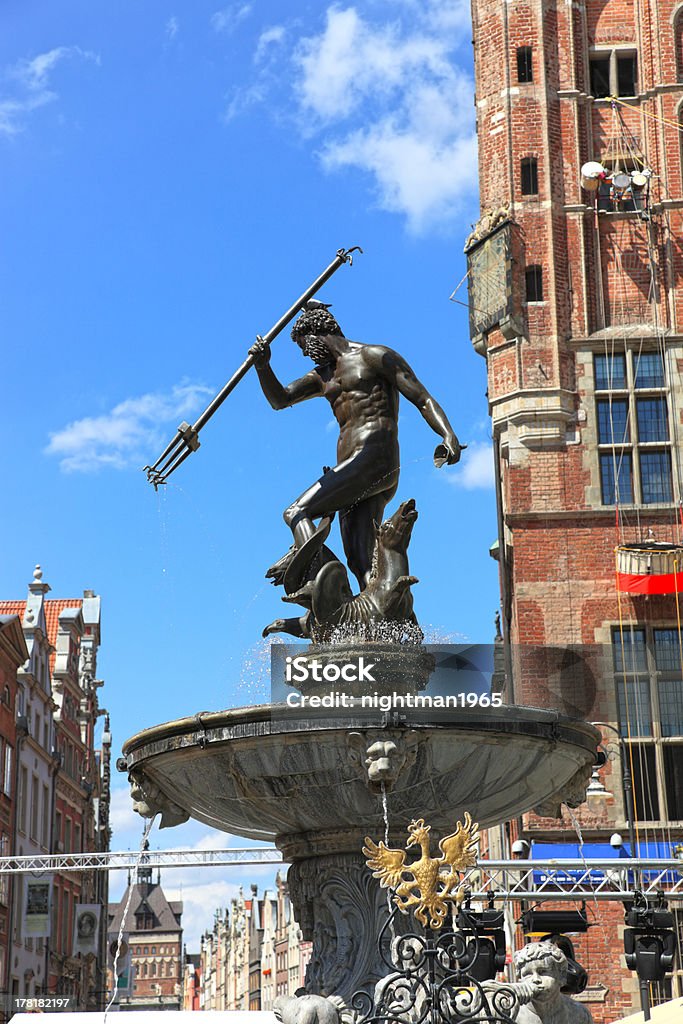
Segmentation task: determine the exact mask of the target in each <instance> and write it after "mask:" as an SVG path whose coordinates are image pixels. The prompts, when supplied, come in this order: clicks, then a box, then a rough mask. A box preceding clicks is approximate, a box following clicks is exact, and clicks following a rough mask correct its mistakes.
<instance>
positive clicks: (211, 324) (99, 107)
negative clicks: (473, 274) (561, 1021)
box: [0, 0, 497, 935]
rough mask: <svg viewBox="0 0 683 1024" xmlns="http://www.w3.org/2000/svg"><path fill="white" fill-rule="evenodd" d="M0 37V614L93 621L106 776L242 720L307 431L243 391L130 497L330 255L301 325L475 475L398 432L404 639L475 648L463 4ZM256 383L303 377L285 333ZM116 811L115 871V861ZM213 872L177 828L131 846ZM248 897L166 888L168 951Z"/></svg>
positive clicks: (117, 13) (480, 432)
mask: <svg viewBox="0 0 683 1024" xmlns="http://www.w3.org/2000/svg"><path fill="white" fill-rule="evenodd" d="M0 27H1V29H2V31H1V32H0V159H1V161H2V182H3V187H2V189H1V190H0V218H1V231H2V242H1V243H0V261H1V262H0V323H1V325H2V337H3V361H2V373H1V375H0V394H1V397H2V402H1V403H0V409H1V415H2V417H3V420H4V431H3V433H4V438H5V443H4V445H3V463H4V467H3V477H4V480H5V485H6V486H5V500H4V501H3V502H2V505H1V507H0V525H1V527H2V537H3V541H4V543H3V551H2V559H1V560H0V593H1V594H2V596H3V597H4V598H16V597H23V596H24V595H25V592H26V584H27V583H28V581H29V580H30V578H31V572H32V570H33V566H34V565H35V563H37V562H39V563H40V564H41V565H42V566H43V569H44V574H45V579H46V580H47V582H49V583H50V585H51V586H52V588H53V596H59V597H62V596H70V595H75V596H78V595H80V594H81V593H82V590H83V588H84V587H92V588H94V589H95V590H96V592H97V593H99V594H101V595H102V602H103V644H102V649H101V657H100V664H99V671H100V674H101V676H102V678H104V679H105V681H106V685H105V688H104V690H103V691H102V701H103V704H105V705H106V707H107V708H108V709H109V711H110V712H111V716H112V728H113V733H114V744H115V748H116V752H118V750H119V748H120V745H121V743H122V742H123V741H124V740H125V739H126V737H128V736H129V735H131V734H132V733H134V732H136V731H137V730H138V729H141V728H144V727H146V726H149V725H152V724H155V723H157V722H160V721H164V720H168V719H170V718H175V717H180V716H182V715H185V714H188V713H194V712H196V711H199V710H207V709H218V708H221V707H227V706H237V705H239V704H244V703H251V702H253V701H255V700H258V699H259V698H260V696H262V695H264V694H265V693H266V692H267V686H266V682H267V680H266V677H265V666H266V665H267V658H266V656H265V655H266V652H265V650H264V646H263V644H262V643H261V642H260V640H259V637H260V631H261V628H262V627H263V625H265V624H266V623H267V622H269V621H270V620H271V619H272V618H274V617H276V616H277V615H279V614H281V612H280V609H281V608H282V605H281V604H280V601H279V595H278V593H277V592H276V591H275V589H274V588H272V587H271V586H270V585H269V584H267V583H266V581H265V580H264V579H263V573H264V571H265V569H266V568H267V566H268V565H270V564H271V563H272V562H273V561H274V560H275V559H277V558H278V557H279V556H280V555H281V554H282V553H283V552H284V551H285V550H286V548H287V546H288V544H289V536H288V531H287V529H286V527H285V526H284V524H283V522H282V518H281V513H282V510H283V509H284V508H285V507H286V506H287V505H288V504H289V503H290V502H291V501H292V499H293V498H295V497H296V496H297V495H298V494H299V493H300V492H301V491H302V490H303V489H304V488H305V487H306V486H307V485H308V484H309V483H311V482H312V481H313V480H314V479H315V478H316V477H317V476H318V474H319V472H320V467H321V466H322V465H323V464H329V463H330V461H331V460H332V459H333V455H334V444H335V434H334V431H333V430H332V429H331V428H330V418H331V417H330V413H329V409H328V407H327V405H326V403H324V402H320V401H318V402H309V403H306V404H305V405H302V406H298V407H297V408H296V409H293V410H287V411H284V412H281V413H275V412H273V411H272V410H271V409H270V407H269V406H268V405H267V403H266V401H265V399H264V398H263V396H262V394H261V392H260V390H259V388H258V383H257V381H256V378H255V376H254V374H253V373H252V374H250V375H249V376H248V377H247V378H246V379H245V380H244V381H243V382H242V384H241V385H240V387H239V389H238V390H237V391H236V392H235V393H234V394H233V396H232V397H231V398H230V399H229V400H228V402H227V403H226V405H225V406H224V407H223V408H222V409H221V411H220V412H219V413H218V414H217V416H216V417H215V418H214V419H213V420H212V421H211V423H210V424H209V425H208V426H207V427H206V428H205V430H204V432H203V434H202V447H201V449H200V451H199V452H197V453H196V454H194V455H193V456H192V457H191V458H190V459H189V460H188V461H187V462H186V463H185V464H184V465H183V466H182V468H181V469H180V470H179V471H178V473H177V474H176V475H175V476H174V477H172V480H171V482H170V483H169V486H168V487H167V488H166V489H165V490H163V491H161V492H160V493H158V494H155V492H154V491H153V489H152V488H151V487H150V486H149V485H148V484H147V483H146V481H145V477H144V474H143V473H142V472H141V471H140V469H141V467H142V466H143V465H144V464H145V463H146V462H149V461H153V460H154V459H155V458H156V456H157V455H158V454H159V452H160V451H161V449H162V448H163V447H164V445H165V444H166V443H167V441H168V440H169V439H170V438H171V436H172V435H173V433H174V432H175V428H176V426H177V424H178V423H179V422H180V420H182V419H188V420H190V421H192V420H193V419H195V418H196V416H197V414H198V413H199V412H200V411H201V410H202V408H203V407H204V405H205V404H206V403H207V402H208V400H209V399H210V397H211V396H212V395H213V393H214V392H215V391H217V390H218V389H219V388H220V387H221V386H222V384H223V383H224V382H225V380H226V379H227V378H228V377H229V376H230V375H231V373H232V371H233V370H234V369H235V368H236V366H237V365H239V363H240V362H241V361H242V359H243V358H244V355H245V353H246V349H247V348H248V346H249V345H250V344H251V342H252V340H253V338H254V336H255V334H256V333H257V332H261V333H263V332H265V331H266V330H267V329H268V328H269V327H270V326H271V324H272V323H273V322H274V321H275V320H276V319H277V318H278V317H279V316H280V314H281V313H282V312H283V311H284V310H285V309H286V308H287V307H288V306H289V305H290V303H291V302H292V301H293V300H294V299H295V298H296V296H297V295H298V294H300V292H301V291H303V289H304V288H305V287H306V286H307V285H308V284H309V283H310V281H311V280H312V279H313V278H314V277H316V276H317V274H318V273H319V272H320V271H321V270H322V269H323V268H324V267H325V266H326V265H327V264H328V263H329V262H330V260H331V259H332V257H333V255H334V253H335V251H336V250H337V248H339V247H340V246H351V245H361V246H363V248H364V250H365V254H364V255H363V256H361V257H359V258H358V259H357V261H356V262H355V264H354V266H353V268H352V269H349V268H343V269H342V270H340V271H339V272H338V273H337V275H336V276H335V278H334V280H333V281H332V282H331V283H330V285H329V286H328V287H326V289H325V291H324V293H323V294H322V296H321V297H324V298H326V299H327V300H328V301H331V302H333V303H334V307H333V311H334V312H335V314H336V315H337V317H338V319H339V321H340V323H341V325H342V328H343V330H344V332H345V333H346V334H347V336H349V337H351V338H353V339H355V340H358V341H367V342H376V343H381V344H387V345H390V346H392V347H395V348H396V349H397V350H398V351H400V352H401V353H402V354H403V355H404V356H405V357H406V358H407V359H408V361H409V362H410V363H411V364H412V366H413V368H414V370H415V371H416V373H417V374H418V376H419V377H420V378H421V379H422V380H423V382H424V383H425V384H426V386H427V387H428V388H429V389H430V390H431V391H432V393H433V394H434V395H435V397H436V398H437V399H438V400H439V401H440V402H441V404H442V405H443V407H444V408H445V409H446V411H447V412H448V415H449V417H450V419H451V421H452V423H453V426H454V427H455V429H456V431H457V432H458V434H459V436H460V438H461V440H462V441H463V442H466V443H467V444H468V445H469V448H468V450H467V452H465V454H464V457H463V461H462V463H461V464H460V466H458V467H451V468H447V469H444V470H441V471H437V470H436V469H435V468H434V467H433V465H432V452H433V449H434V445H435V443H436V441H437V440H438V439H437V438H436V436H435V435H433V434H432V432H431V431H430V429H429V427H427V425H426V424H425V423H424V422H423V421H422V420H421V418H420V416H419V414H418V412H417V411H416V410H415V409H413V408H412V407H411V406H409V405H407V404H405V403H404V406H403V407H402V413H401V443H402V478H401V484H400V487H399V493H398V496H397V500H398V498H408V497H414V498H415V499H416V500H417V504H418V509H419V512H420V519H419V521H418V523H417V526H416V528H415V532H414V535H413V542H412V545H411V571H412V572H414V573H415V575H417V576H418V577H419V578H420V580H421V582H420V584H419V586H417V587H415V589H414V594H415V600H416V610H417V613H418V616H419V618H420V621H421V622H422V624H423V625H424V626H425V627H428V629H429V631H430V634H431V636H433V637H434V638H436V637H441V638H445V637H455V636H462V637H466V638H468V639H470V640H472V641H477V642H488V641H490V639H491V636H492V629H493V626H492V622H493V616H494V612H495V610H496V606H497V593H496V591H497V581H496V571H495V564H494V563H493V562H492V561H491V559H490V557H489V555H488V548H489V545H490V544H491V543H492V542H493V540H494V539H495V535H496V524H495V503H494V494H493V488H492V484H491V455H490V440H489V436H490V432H489V423H488V418H487V405H486V398H485V390H486V380H485V367H484V362H483V360H481V359H480V357H479V356H477V355H475V353H474V352H473V350H472V348H471V344H470V341H469V337H468V331H467V311H466V309H465V308H464V307H463V306H462V305H457V304H455V303H453V302H450V301H449V295H450V294H451V293H452V291H453V289H454V288H455V287H456V285H457V284H458V282H460V281H461V279H462V277H463V275H464V273H465V266H464V258H463V255H462V245H463V240H464V238H465V236H466V234H467V232H468V230H469V227H470V224H471V222H472V221H474V220H476V217H477V212H476V211H477V195H476V147H475V142H474V134H473V132H474V117H473V87H472V69H471V45H470V39H471V27H470V24H469V5H468V4H466V3H464V2H461V0H456V2H452V0H391V2H384V0H366V2H364V3H361V4H357V5H355V6H353V5H347V4H343V3H342V4H339V5H334V6H330V7H325V6H324V5H323V4H306V3H303V2H300V0H290V2H289V3H288V4H286V5H284V4H276V3H273V2H266V0H260V2H253V3H248V2H245V3H240V2H238V3H235V4H229V5H227V6H225V7H221V6H220V5H219V3H218V2H217V0H213V2H209V3H207V2H204V0H195V2H193V3H192V4H180V3H168V2H162V0H146V2H145V3H144V4H140V3H139V2H133V0H119V2H117V3H116V4H110V3H104V2H101V0H87V2H86V0H80V2H76V0H63V2H62V3H60V4H59V5H55V4H53V3H49V2H39V0H33V2H31V3H28V4H27V3H25V2H19V0H5V3H4V4H3V5H2V12H1V13H0ZM457 297H458V298H459V299H461V300H465V299H466V289H465V287H464V286H463V287H461V289H460V291H459V292H458V296H457ZM273 365H274V368H275V369H276V372H277V373H278V374H279V375H280V377H281V378H282V379H283V380H290V379H292V378H294V377H297V376H300V375H301V373H302V372H304V371H305V369H306V364H305V362H304V360H303V358H302V356H301V355H300V353H299V352H298V350H297V349H296V348H295V346H294V345H293V344H292V343H291V341H290V340H289V337H288V334H283V335H282V336H281V337H280V338H279V339H278V340H277V341H276V342H275V343H274V346H273ZM116 785H117V790H116V792H115V798H114V808H115V821H114V824H115V827H116V832H115V836H114V846H115V847H117V848H122V847H123V848H125V847H127V846H133V845H135V844H136V842H137V837H138V835H139V831H140V830H139V826H138V824H137V822H135V821H134V820H133V819H132V818H131V815H130V813H129V812H128V804H127V797H126V795H125V792H124V789H123V788H121V787H120V786H119V780H116ZM225 842H226V837H223V836H218V837H217V836H215V835H209V834H207V830H206V829H203V828H201V827H200V826H195V825H188V826H184V827H183V828H182V829H178V830H176V831H175V833H173V834H170V833H169V834H164V833H161V834H159V833H155V834H153V840H152V845H160V846H161V845H163V846H167V845H171V844H176V845H192V844H195V843H202V844H207V843H208V844H212V845H222V844H223V843H225ZM252 877H254V880H257V881H259V880H260V878H261V876H260V875H257V874H256V873H254V872H249V873H248V875H244V876H239V877H238V876H237V875H235V876H233V875H229V876H227V875H226V880H225V881H219V880H217V878H216V874H215V873H213V874H211V873H205V874H201V875H200V874H197V873H194V874H193V876H192V877H189V876H188V877H186V878H185V880H184V882H183V887H184V888H183V892H184V896H185V899H186V900H187V901H188V908H189V907H190V906H191V907H193V908H194V909H192V910H190V909H188V925H189V927H190V932H191V934H192V935H196V934H197V933H198V930H199V927H200V924H206V925H208V924H209V923H210V914H209V912H208V911H207V910H206V908H207V906H210V905H213V903H215V904H216V905H218V904H219V903H221V902H225V899H226V898H227V896H228V895H229V893H230V892H232V891H233V890H234V885H235V884H236V883H237V882H239V881H240V880H241V881H244V882H245V883H247V882H248V881H249V880H250V879H251V878H252ZM265 877H266V876H265V875H263V878H264V879H265ZM269 877H272V872H270V874H269ZM167 881H168V884H169V886H172V887H173V886H176V887H177V885H178V884H179V883H180V881H181V879H180V876H179V875H178V874H176V873H173V874H171V873H170V872H169V873H168V876H167ZM261 884H264V883H263V882H261ZM193 887H194V888H193ZM190 891H192V895H191V896H190V895H189V893H190ZM202 914H203V917H202Z"/></svg>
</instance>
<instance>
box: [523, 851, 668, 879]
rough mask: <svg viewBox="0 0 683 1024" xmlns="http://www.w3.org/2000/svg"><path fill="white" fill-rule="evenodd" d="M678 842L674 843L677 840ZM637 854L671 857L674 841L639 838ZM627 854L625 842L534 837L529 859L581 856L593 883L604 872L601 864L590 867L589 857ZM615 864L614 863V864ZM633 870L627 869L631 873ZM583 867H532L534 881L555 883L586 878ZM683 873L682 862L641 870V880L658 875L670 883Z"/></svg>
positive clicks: (647, 857) (650, 857) (643, 857)
mask: <svg viewBox="0 0 683 1024" xmlns="http://www.w3.org/2000/svg"><path fill="white" fill-rule="evenodd" d="M676 845H677V844H676ZM636 857H637V858H638V859H640V860H671V859H672V858H673V857H674V843H659V842H640V843H638V845H637V849H636ZM629 858H630V846H629V845H627V844H624V845H623V846H618V847H614V846H612V845H611V844H610V843H584V844H583V846H580V845H579V844H578V843H543V842H537V841H534V842H533V843H532V844H531V860H542V861H549V860H582V861H586V865H587V867H588V869H589V876H588V877H589V879H590V880H591V881H594V882H595V883H596V884H597V883H599V882H602V881H604V879H605V872H604V870H602V869H601V868H594V869H591V868H590V862H591V860H602V861H604V860H614V861H619V860H627V859H629ZM615 866H616V865H615ZM631 874H632V873H629V875H631ZM585 875H586V868H583V869H571V870H570V869H567V868H562V869H558V870H553V871H552V872H549V871H547V870H539V871H534V882H536V883H537V884H541V883H543V882H548V881H553V882H556V883H557V884H558V885H562V884H563V883H567V884H571V883H574V882H577V881H579V879H580V878H582V877H583V878H584V880H585ZM681 875H683V864H682V865H681V871H680V872H678V871H668V872H666V874H663V875H660V871H658V870H657V869H654V870H652V871H647V870H644V871H643V881H648V882H649V881H653V880H655V879H657V878H659V881H661V882H662V883H663V884H664V883H666V884H673V883H675V882H677V881H679V880H680V878H681ZM627 884H628V885H629V886H633V885H635V879H634V878H632V877H629V878H628V880H627Z"/></svg>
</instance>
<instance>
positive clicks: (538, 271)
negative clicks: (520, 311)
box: [525, 266, 543, 302]
mask: <svg viewBox="0 0 683 1024" xmlns="http://www.w3.org/2000/svg"><path fill="white" fill-rule="evenodd" d="M525 283H526V301H527V302H543V268H542V267H540V266H533V267H527V268H526V272H525Z"/></svg>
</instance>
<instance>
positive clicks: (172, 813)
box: [128, 769, 190, 828]
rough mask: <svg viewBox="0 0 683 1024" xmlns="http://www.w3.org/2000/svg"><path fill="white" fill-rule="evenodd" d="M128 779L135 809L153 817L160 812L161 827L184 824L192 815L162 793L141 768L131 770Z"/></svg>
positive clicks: (141, 813)
mask: <svg viewBox="0 0 683 1024" xmlns="http://www.w3.org/2000/svg"><path fill="white" fill-rule="evenodd" d="M128 781H129V783H130V796H131V800H132V801H133V810H134V811H136V812H137V813H138V814H139V815H141V816H142V817H143V818H153V817H154V816H155V815H157V814H160V815H161V819H160V821H159V828H173V827H174V826H175V825H182V824H183V822H185V821H187V820H188V818H189V817H190V815H189V814H188V813H187V811H184V810H183V809H182V807H178V805H177V804H175V803H173V801H172V800H169V798H168V797H167V796H166V794H165V793H162V792H161V790H160V789H159V787H158V786H157V785H155V783H153V782H152V780H151V779H150V778H149V777H148V776H147V775H144V774H143V773H142V772H141V771H140V770H139V769H137V770H135V771H131V772H129V774H128Z"/></svg>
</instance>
